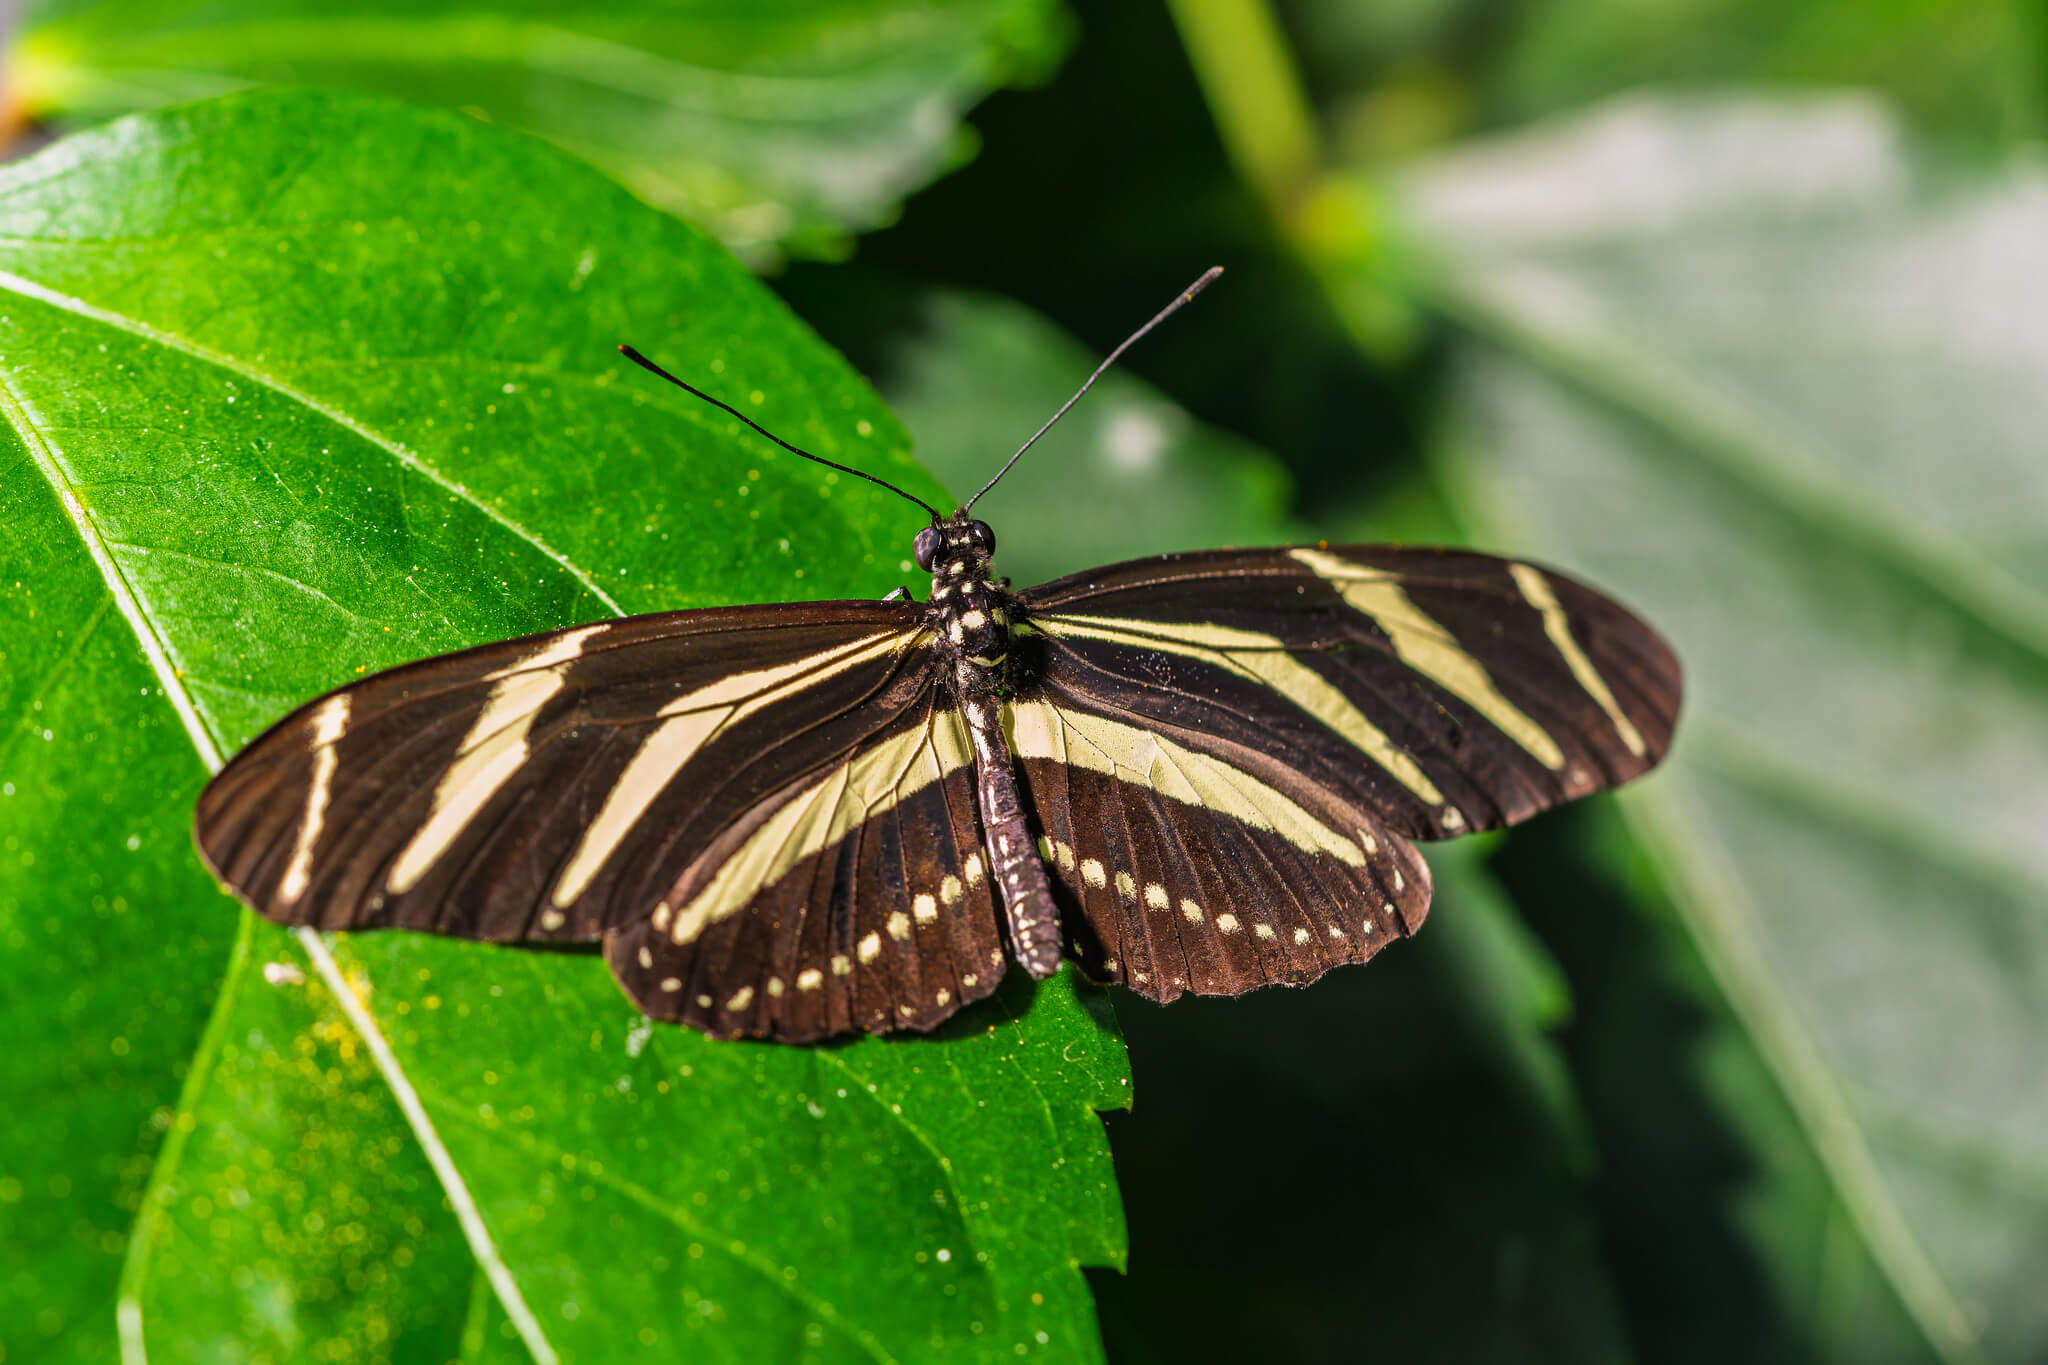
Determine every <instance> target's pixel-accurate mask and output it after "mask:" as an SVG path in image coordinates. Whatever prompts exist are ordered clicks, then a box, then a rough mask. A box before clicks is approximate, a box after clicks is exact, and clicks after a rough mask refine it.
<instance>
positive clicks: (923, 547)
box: [910, 526, 944, 573]
mask: <svg viewBox="0 0 2048 1365" xmlns="http://www.w3.org/2000/svg"><path fill="white" fill-rule="evenodd" d="M943 543H944V541H943V538H942V537H941V536H940V535H939V528H938V527H936V526H927V527H925V528H924V529H923V530H922V531H919V532H918V533H917V539H916V540H914V541H912V542H911V543H910V553H911V554H913V555H915V556H916V557H917V567H918V568H920V569H923V570H924V571H925V572H926V573H930V572H931V571H932V565H933V564H934V563H935V562H937V560H938V557H939V546H940V545H941V544H943Z"/></svg>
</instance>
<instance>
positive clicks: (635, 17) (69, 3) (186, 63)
mask: <svg viewBox="0 0 2048 1365" xmlns="http://www.w3.org/2000/svg"><path fill="white" fill-rule="evenodd" d="M771 11H772V12H771ZM1065 38H1066V27H1065V24H1064V22H1063V21H1062V16H1061V14H1060V12H1059V10H1058V9H1057V8H1056V0H801V2H800V3H794V4H782V5H776V6H773V7H756V8H753V9H750V8H748V7H745V6H737V7H735V6H716V5H705V4H697V5H692V6H683V7H679V6H676V5H674V4H669V3H657V2H656V0H612V3H607V4H603V5H597V6H589V5H580V6H579V5H567V4H561V3H554V4H549V3H532V2H530V0H486V2H485V3H481V4H451V3H426V2H424V0H418V2H416V0H398V2H396V3H394V2H393V0H340V2H339V3H335V0H321V2H320V3H314V2H313V0H230V3H226V4H221V3H216V2H215V0H43V3H41V4H39V5H37V6H35V7H34V8H33V11H32V13H31V14H30V15H29V17H28V19H27V20H26V22H25V23H24V25H23V28H22V31H21V33H20V35H19V37H18V38H17V39H16V42H15V45H14V48H13V50H12V52H11V53H10V55H9V58H8V71H7V86H8V88H9V90H10V92H11V94H12V98H13V100H14V101H16V103H17V105H18V107H20V108H21V109H22V110H23V111H24V112H26V113H27V114H29V115H30V116H36V117H56V118H64V119H81V118H87V119H89V118H94V117H102V116H105V115H107V114H112V113H119V112H127V111H129V110H133V109H138V108H147V107H151V106H154V105H159V104H164V103H167V102H171V101H176V100H186V99H193V98H197V97H199V96H203V95H211V94H218V93H222V92H225V91H230V90H235V89H239V88H242V87H244V86H248V85H252V84H258V83H303V84H316V85H329V86H341V87H347V88H357V89H364V90H376V91H383V92H387V93H390V94H395V95H402V96H405V97H406V98H409V99H414V100H419V101H422V102H425V103H436V104H446V105H450V106H455V107H459V108H462V109H465V110H468V111H471V112H474V113H476V114H478V115H479V116H480V117H483V118H487V119H490V120H492V121H495V122H499V123H505V124H509V125H511V126H513V127H517V128H523V129H526V130H528V131H531V132H535V133H539V134H541V135H542V136H544V137H548V138H551V139H553V140H554V141H556V142H558V143H560V144H561V145H562V146H564V147H566V148H568V149H569V150H571V151H573V152H575V153H577V154H578V155H580V156H583V157H586V158H588V159H589V160H590V161H592V162H593V163H595V164H596V165H598V166H601V167H603V168H604V169H605V170H607V171H609V172H610V173H611V174H612V175H613V176H614V177H616V178H617V179H618V180H619V181H620V182H621V183H623V184H625V185H626V186H627V187H628V188H630V189H631V190H633V191H634V193H636V194H638V195H639V196H640V197H642V198H643V199H645V200H647V201H648V202H649V203H651V204H655V205H657V206H659V207H662V208H665V209H668V210H670V211H672V212H675V213H679V214H681V215H682V216H684V217H686V218H689V219H690V220H691V221H693V222H696V223H698V224H700V225H702V226H704V227H706V228H708V229H709V230H711V231H712V232H714V233H716V234H717V235H718V236H720V237H721V238H723V239H724V240H725V242H726V243H727V244H728V245H730V246H732V247H733V248H734V249H735V250H737V251H740V252H741V253H742V254H744V255H747V256H749V257H751V258H755V259H760V260H767V259H772V258H773V257H774V256H775V254H776V253H777V252H778V250H781V249H789V250H794V251H796V252H799V253H801V254H805V255H817V254H825V255H839V254H843V253H844V251H845V250H846V240H845V239H846V234H847V233H849V232H858V231H862V230H864V229H867V228H872V227H876V226H878V225H880V224H882V223H885V222H887V221H889V220H890V219H891V218H893V217H894V215H895V212H896V204H897V201H898V200H899V199H901V198H902V197H903V196H904V195H905V194H908V193H909V192H911V191H913V190H915V189H917V188H918V187H919V186H921V185H923V184H925V183H926V182H927V181H929V180H931V179H932V178H933V177H934V176H937V175H939V174H941V173H943V172H944V171H946V170H948V169H950V168H951V167H952V166H953V165H955V164H957V163H958V162H959V161H960V160H961V159H963V158H964V157H965V156H966V155H967V154H968V153H969V149H970V145H971V144H970V142H969V140H968V134H967V133H966V132H965V130H963V129H962V128H961V127H960V125H959V115H960V113H961V112H962V111H963V110H964V109H966V108H967V107H968V106H969V105H971V104H973V103H974V102H975V101H976V100H977V99H979V98H980V97H981V96H982V95H983V94H985V93H987V92H988V91H989V90H992V89H996V88H999V87H1001V86H1003V85H1006V84H1009V83H1011V82H1013V81H1018V80H1023V79H1029V78H1032V77H1035V76H1036V75H1038V74H1039V73H1042V72H1044V71H1045V70H1047V69H1049V68H1050V67H1051V66H1052V64H1053V63H1054V62H1055V61H1056V60H1057V58H1058V56H1059V54H1060V50H1061V49H1062V48H1063V46H1064V45H1065Z"/></svg>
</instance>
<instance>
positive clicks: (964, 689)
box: [917, 513, 1013, 698]
mask: <svg viewBox="0 0 2048 1365" xmlns="http://www.w3.org/2000/svg"><path fill="white" fill-rule="evenodd" d="M917 557H918V562H919V563H920V564H922V565H924V566H925V567H927V568H929V569H930V570H931V573H932V594H931V598H930V603H929V608H928V611H927V614H926V620H927V621H928V622H929V623H930V628H931V631H932V634H933V636H934V637H935V638H936V640H937V642H938V647H939V648H940V649H941V650H942V651H944V652H945V654H946V655H947V656H948V657H949V658H950V660H951V661H952V664H953V668H952V675H953V680H954V685H955V687H956V688H957V690H958V691H959V693H960V695H961V696H962V697H963V698H965V697H984V696H989V695H992V694H994V693H996V692H999V691H1000V690H1001V689H1002V684H1003V678H1004V673H1005V669H1004V662H1005V660H1006V659H1007V658H1008V657H1009V651H1010V621H1011V616H1012V611H1013V607H1012V599H1011V596H1010V593H1009V590H1008V589H1007V588H1005V587H1004V586H1003V582H1002V580H1000V579H998V578H997V577H996V576H995V568H994V565H995V536H994V533H993V532H991V531H990V530H989V529H988V525H987V523H986V522H980V521H975V520H973V519H971V518H969V517H967V516H966V515H965V514H964V513H956V514H955V515H954V517H953V518H952V519H951V520H950V521H946V522H943V523H940V524H939V525H936V526H931V527H928V528H926V530H925V531H924V532H922V533H921V534H920V535H919V536H918V539H917Z"/></svg>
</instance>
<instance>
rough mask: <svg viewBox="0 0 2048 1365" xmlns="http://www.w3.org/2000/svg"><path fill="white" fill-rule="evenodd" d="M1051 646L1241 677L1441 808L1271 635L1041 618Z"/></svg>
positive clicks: (1347, 706)
mask: <svg viewBox="0 0 2048 1365" xmlns="http://www.w3.org/2000/svg"><path fill="white" fill-rule="evenodd" d="M1033 624H1035V625H1036V626H1037V627H1038V628H1039V629H1040V630H1041V631H1043V632H1045V633H1046V634H1047V635H1050V636H1053V637H1054V638H1055V639H1057V638H1059V637H1061V636H1064V635H1076V636H1081V637H1083V638H1089V639H1097V640H1109V641H1111V642H1113V643H1116V644H1128V645H1137V646H1139V647H1141V648H1149V649H1163V650H1167V651H1169V652H1171V653H1175V654H1180V655H1183V656H1185V657H1187V658H1191V659H1201V660H1203V661H1204V662H1206V663H1212V664H1215V665H1216V666H1217V667H1219V668H1223V669H1226V670H1228V671H1230V672H1232V673H1235V674H1237V675H1238V676H1239V677H1244V678H1250V679H1252V680H1253V681H1254V682H1258V683H1261V684H1263V685H1265V686H1266V687H1269V688H1271V689H1272V690H1273V691H1275V692H1277V693H1279V694H1280V695H1281V696H1283V697H1285V698H1286V699H1287V700H1288V701H1290V702H1292V703H1293V704H1294V705H1296V706H1298V707H1300V708H1301V709H1302V710H1303V711H1306V712H1307V713H1308V714H1309V715H1311V716H1314V717H1315V718H1316V719H1317V720H1319V721H1321V722H1322V723H1323V724H1324V725H1327V726H1328V727H1329V728H1330V729H1332V730H1335V731H1336V732H1337V733H1338V734H1340V735H1342V736H1343V737H1344V738H1345V739H1346V740H1348V741H1350V742H1351V744H1353V745H1354V746H1356V747H1357V748H1359V749H1360V750H1362V751H1364V753H1365V754H1366V756H1367V757H1369V758H1371V759H1372V761H1373V762H1375V763H1377V764H1379V765H1380V767H1382V768H1384V769H1386V771H1387V772H1388V773H1389V774H1391V775H1392V776H1393V778H1394V780H1395V781H1397V782H1399V783H1400V784H1401V785H1402V786H1404V787H1406V788H1407V789H1408V790H1409V791H1411V792H1414V793H1415V794H1416V795H1417V796H1419V797H1421V798H1422V799H1423V800H1424V801H1427V802H1429V804H1430V805H1432V806H1440V805H1442V804H1443V801H1444V796H1443V793H1442V792H1440V791H1438V790H1437V787H1436V784H1435V783H1434V782H1431V781H1430V780H1429V776H1428V774H1426V773H1424V772H1423V771H1422V768H1421V766H1420V765H1418V764H1417V763H1416V761H1415V760H1414V759H1413V758H1410V757H1409V756H1408V755H1407V754H1406V753H1404V752H1403V751H1402V750H1401V749H1400V748H1398V747H1397V746H1396V745H1395V744H1394V741H1393V740H1392V739H1390V738H1388V737H1387V733H1386V731H1384V730H1382V729H1380V728H1379V726H1377V725H1374V724H1373V723H1372V722H1371V721H1370V720H1367V719H1366V717H1365V714H1364V713H1363V712H1361V711H1360V710H1359V709H1358V708H1357V707H1356V706H1353V705H1352V704H1351V700H1350V698H1348V697H1346V696H1345V695H1344V694H1343V693H1342V692H1341V691H1339V690H1338V689H1337V687H1336V686H1335V685H1334V684H1332V683H1331V682H1330V680H1329V679H1328V678H1325V677H1324V676H1323V675H1322V674H1320V673H1318V672H1316V671H1315V670H1314V669H1313V668H1310V667H1309V666H1308V665H1307V664H1304V663H1302V662H1301V661H1300V660H1299V659H1296V658H1295V657H1294V656H1293V655H1292V654H1290V653H1288V652H1287V647H1286V646H1285V645H1283V644H1281V643H1280V641H1279V640H1277V639H1275V638H1274V637H1273V636H1271V635H1261V634H1259V633H1258V632H1257V631H1250V630H1236V629H1233V628H1231V627H1229V626H1215V625H1205V624H1200V623H1195V624H1189V623H1183V622H1167V621H1150V620H1147V621H1125V620H1119V619H1116V618H1114V617H1107V616H1069V615H1065V614H1053V613H1047V614H1046V615H1044V616H1041V617H1039V618H1037V620H1036V621H1035V622H1034V623H1033Z"/></svg>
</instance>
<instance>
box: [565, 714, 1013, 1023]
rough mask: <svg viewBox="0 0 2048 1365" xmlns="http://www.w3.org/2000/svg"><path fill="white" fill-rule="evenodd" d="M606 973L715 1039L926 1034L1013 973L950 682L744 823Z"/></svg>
mask: <svg viewBox="0 0 2048 1365" xmlns="http://www.w3.org/2000/svg"><path fill="white" fill-rule="evenodd" d="M605 956H606V958H607V960H608V961H610V963H611V966H612V971H613V973H614V974H615V975H617V977H618V978H619V982H620V984H621V985H623V986H624V987H625V988H626V991H627V992H628V993H629V994H630V995H631V996H632V997H633V998H634V999H635V1000H636V1001H638V1002H639V1004H640V1006H641V1008H643V1009H645V1010H646V1011H647V1012H648V1013H649V1014H650V1015H653V1016H654V1017H655V1018H657V1019H667V1020H673V1021H677V1022H681V1023H686V1024H689V1025H691V1026H693V1027H695V1028H698V1029H701V1030H703V1031H704V1032H706V1033H709V1034H711V1035H713V1036H715V1037H733V1036H748V1037H765V1038H776V1039H781V1040H783V1041H785V1042H809V1041H811V1040H814V1039H818V1038H823V1037H828V1036H830V1035H832V1034H836V1033H846V1032H850V1031H854V1030H863V1029H864V1030H866V1031H868V1032H871V1033H879V1032H883V1031H886V1030H889V1029H898V1028H912V1029H929V1028H931V1027H932V1026H933V1025H935V1024H937V1023H939V1022H940V1021H941V1020H943V1019H945V1018H946V1017H947V1016H949V1015H951V1014H952V1013H953V1012H954V1011H955V1010H957V1009H959V1008H960V1006H961V1005H962V1004H963V1003H965V1002H967V1001H969V1000H976V999H979V998H980V997H982V996H984V995H987V994H988V993H989V992H990V991H992V990H994V989H995V987H996V983H997V982H998V981H999V980H1000V979H1001V978H1002V975H1003V971H1004V969H1005V966H1006V962H1005V959H1004V955H1003V946H1002V942H1001V940H1000V938H999V937H998V931H997V928H996V907H995V902H994V899H993V883H992V881H991V880H990V878H989V876H988V870H987V865H986V862H985V859H984V855H983V853H982V849H981V826H980V821H979V818H978V816H977V815H976V811H975V792H974V768H973V758H972V755H971V754H970V752H969V748H968V741H967V730H966V726H965V724H964V722H963V721H962V719H961V715H960V712H959V709H958V707H957V706H956V705H955V704H954V703H953V701H952V699H951V696H950V694H947V693H944V692H943V691H942V688H941V685H940V683H939V681H938V679H937V678H936V677H930V678H928V679H927V683H926V686H925V688H924V690H923V692H922V693H921V695H920V696H919V697H918V698H917V699H916V700H915V702H914V703H913V704H912V705H910V706H908V707H905V708H903V709H902V710H900V711H899V712H897V713H896V714H895V715H894V716H893V717H892V718H891V720H890V722H889V724H888V725H887V726H885V727H883V728H882V729H879V730H877V731H876V732H875V733H874V734H872V735H870V736H868V737H867V738H865V739H863V740H862V741H861V742H860V743H858V744H857V745H855V746H853V747H852V748H850V749H847V750H845V751H843V752H842V753H841V754H840V755H839V756H838V757H836V758H835V759H834V760H833V761H832V762H831V763H830V764H828V765H826V766H825V767H823V768H821V769H819V770H817V771H815V772H813V773H810V774H808V775H807V776H805V777H804V778H803V779H802V780H800V781H798V782H794V783H791V784H789V785H787V786H786V787H784V788H782V789H780V790H778V791H776V792H774V793H772V794H770V795H769V796H768V797H766V798H765V799H763V800H761V801H760V802H758V803H757V804H756V805H755V806H754V807H753V808H752V809H750V810H748V811H747V812H746V813H745V814H743V815H742V816H741V817H740V818H738V819H737V820H735V821H733V822H732V823H731V824H730V825H729V826H728V827H727V828H726V829H725V830H724V831H723V832H721V833H720V834H719V835H718V836H717V837H716V838H715V839H713V840H712V842H711V843H710V845H709V846H708V847H707V848H706V849H705V850H704V851H703V852H702V853H701V854H700V855H699V856H698V857H697V858H696V859H695V861H693V862H692V863H691V864H690V866H689V867H688V868H686V869H685V870H684V871H683V872H682V873H681V875H680V876H679V877H677V878H676V880H675V883H674V885H672V886H671V887H669V888H667V889H666V890H665V892H664V894H663V895H662V896H661V898H660V899H659V902H658V903H657V904H656V905H655V906H654V907H653V910H652V913H651V914H648V915H645V916H643V917H641V918H640V919H639V920H637V921H635V922H634V923H632V924H631V925H628V926H624V927H622V928H620V929H618V930H617V931H615V932H613V933H611V934H608V935H607V936H606V938H605Z"/></svg>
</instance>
